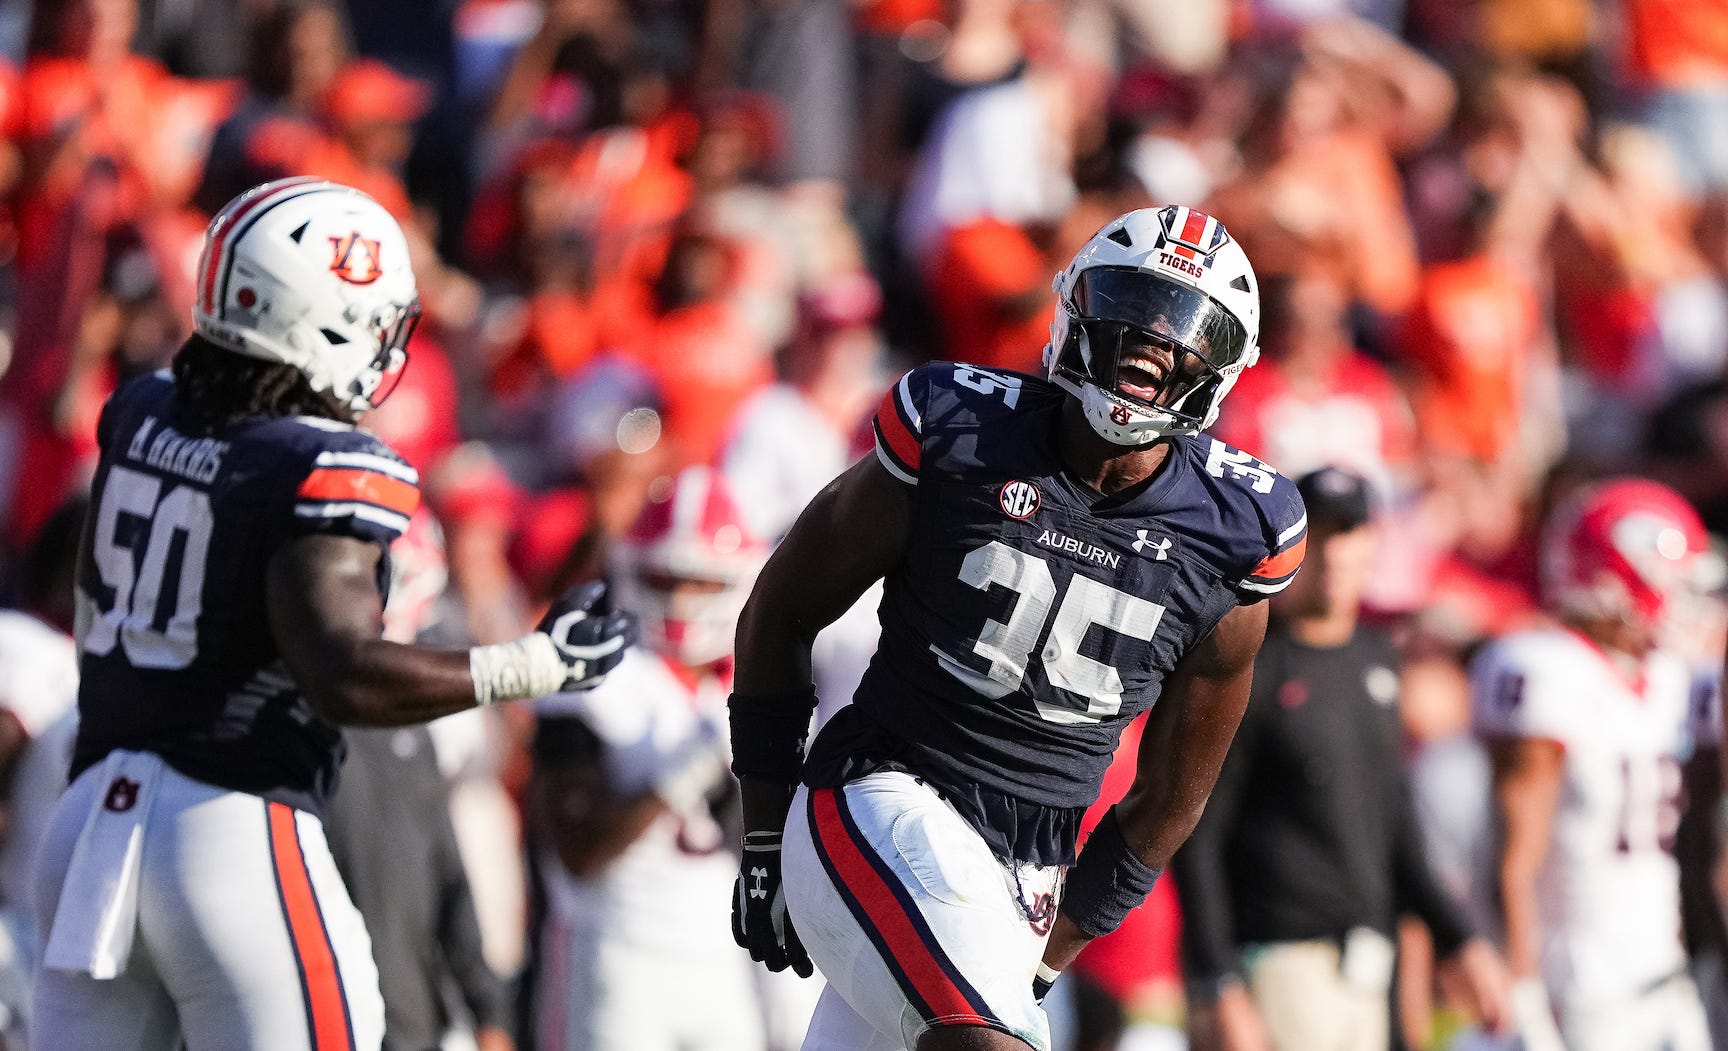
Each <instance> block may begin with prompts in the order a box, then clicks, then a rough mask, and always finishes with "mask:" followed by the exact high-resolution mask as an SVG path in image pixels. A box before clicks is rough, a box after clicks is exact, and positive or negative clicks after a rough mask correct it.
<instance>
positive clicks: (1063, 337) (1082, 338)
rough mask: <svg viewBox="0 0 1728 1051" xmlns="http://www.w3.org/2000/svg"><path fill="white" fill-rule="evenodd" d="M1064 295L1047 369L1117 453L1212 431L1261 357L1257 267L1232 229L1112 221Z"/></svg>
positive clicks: (1170, 213) (1152, 211) (1148, 218)
mask: <svg viewBox="0 0 1728 1051" xmlns="http://www.w3.org/2000/svg"><path fill="white" fill-rule="evenodd" d="M1055 289H1056V300H1057V302H1056V318H1055V320H1054V321H1053V322H1051V325H1050V343H1049V344H1048V345H1047V346H1046V347H1045V348H1044V369H1045V372H1046V373H1047V375H1048V376H1049V377H1050V380H1051V382H1053V383H1055V384H1056V385H1058V386H1060V387H1061V388H1062V389H1063V390H1066V391H1067V392H1068V393H1070V394H1072V395H1074V397H1076V398H1078V399H1079V401H1080V405H1081V407H1082V408H1083V409H1084V411H1085V414H1086V421H1087V422H1088V423H1090V424H1091V425H1092V429H1093V430H1095V431H1097V432H1098V434H1099V435H1100V436H1102V437H1103V438H1104V439H1105V440H1106V441H1109V442H1111V443H1113V444H1116V445H1146V444H1149V443H1151V442H1155V441H1157V440H1158V439H1160V438H1166V437H1173V436H1176V435H1182V434H1193V433H1195V432H1197V431H1200V430H1203V429H1205V428H1206V427H1208V426H1210V425H1211V424H1212V421H1214V420H1215V419H1217V418H1218V406H1219V404H1220V403H1221V402H1223V400H1224V395H1225V394H1227V393H1229V391H1230V388H1231V387H1233V386H1235V384H1236V379H1237V377H1239V376H1240V375H1242V372H1243V370H1244V369H1246V368H1248V366H1250V365H1252V364H1254V362H1255V361H1256V360H1257V359H1258V358H1259V356H1260V290H1259V286H1258V284H1257V283H1256V281H1255V279H1254V268H1253V267H1251V266H1250V265H1249V264H1248V255H1247V253H1245V252H1243V251H1242V246H1241V245H1239V244H1237V243H1236V242H1235V241H1234V240H1233V239H1232V238H1231V237H1230V234H1229V233H1228V232H1227V231H1226V230H1225V229H1224V224H1223V223H1221V222H1219V221H1218V220H1217V219H1214V218H1212V217H1211V216H1209V215H1207V214H1206V213H1204V212H1200V211H1196V210H1194V209H1192V208H1185V207H1182V206H1181V205H1165V206H1163V207H1161V208H1141V209H1137V210H1135V211H1132V212H1129V213H1128V214H1127V215H1124V216H1121V217H1119V218H1117V219H1113V220H1111V221H1110V222H1109V223H1107V224H1106V225H1105V226H1104V228H1103V229H1101V230H1099V231H1098V232H1097V233H1096V234H1094V235H1093V236H1092V240H1090V241H1088V242H1086V246H1085V247H1084V248H1082V249H1080V252H1079V254H1077V255H1076V256H1075V257H1074V261H1073V262H1071V263H1069V264H1068V268H1067V269H1066V270H1064V271H1062V272H1061V273H1059V274H1057V275H1056V282H1055Z"/></svg>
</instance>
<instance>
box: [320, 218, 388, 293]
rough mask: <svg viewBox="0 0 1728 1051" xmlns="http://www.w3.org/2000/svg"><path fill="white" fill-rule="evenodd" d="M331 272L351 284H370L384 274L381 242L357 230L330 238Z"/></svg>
mask: <svg viewBox="0 0 1728 1051" xmlns="http://www.w3.org/2000/svg"><path fill="white" fill-rule="evenodd" d="M330 272H331V273H333V274H335V275H336V276H337V277H339V278H341V279H342V280H344V281H346V282H348V283H349V284H351V285H369V284H371V283H372V282H374V281H376V280H378V278H379V277H381V276H383V274H384V261H383V259H382V258H380V250H379V242H378V239H377V238H375V237H361V236H360V234H359V232H358V231H356V232H354V233H350V234H344V235H343V236H341V237H332V238H330Z"/></svg>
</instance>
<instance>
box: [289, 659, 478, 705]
mask: <svg viewBox="0 0 1728 1051" xmlns="http://www.w3.org/2000/svg"><path fill="white" fill-rule="evenodd" d="M326 652H327V654H328V656H327V658H326V659H325V661H323V662H320V664H321V666H320V668H319V670H318V672H317V673H314V674H310V675H307V674H297V675H296V678H297V679H298V680H299V682H300V685H301V688H302V690H304V691H305V694H306V697H307V699H308V700H309V701H311V703H312V706H313V708H315V709H316V710H317V711H318V714H319V715H322V716H323V717H324V718H326V719H328V720H330V721H331V722H333V723H336V724H337V725H340V726H408V725H412V724H414V723H423V722H429V721H431V720H433V719H437V718H440V717H441V716H445V715H450V714H452V713H455V712H461V711H467V710H468V709H469V708H472V707H474V704H475V698H474V679H473V677H472V676H471V674H470V672H469V659H468V651H466V650H450V651H444V650H430V649H424V648H422V647H419V646H407V645H403V644H401V643H395V642H388V641H385V640H383V639H367V640H363V641H360V642H358V643H354V644H349V645H342V644H340V643H335V642H332V643H331V644H330V648H329V649H328V650H327V651H326Z"/></svg>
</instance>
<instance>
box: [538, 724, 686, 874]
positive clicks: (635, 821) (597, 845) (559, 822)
mask: <svg viewBox="0 0 1728 1051" xmlns="http://www.w3.org/2000/svg"><path fill="white" fill-rule="evenodd" d="M537 781H538V783H537V784H536V785H535V787H534V789H533V792H532V794H531V797H530V798H531V800H532V802H531V806H532V808H533V809H534V810H535V811H538V816H539V818H540V819H541V820H542V821H543V822H544V823H545V826H546V830H547V833H548V835H549V838H550V839H551V842H552V847H553V849H554V850H555V851H557V853H558V860H560V861H562V862H563V863H564V867H565V868H567V869H569V870H570V872H571V873H572V874H573V875H575V876H577V877H579V878H582V879H591V878H593V877H595V876H598V875H599V874H600V873H601V872H603V871H604V870H605V869H606V866H608V865H610V864H611V863H612V862H613V861H616V860H617V859H618V857H619V856H620V855H622V854H623V853H624V852H625V851H626V850H628V849H629V848H630V845H631V844H632V843H634V842H636V841H637V840H638V839H640V838H641V837H642V834H643V833H644V832H646V831H647V830H648V828H649V826H651V825H653V824H654V822H655V821H657V820H659V819H660V817H661V815H663V814H665V813H667V811H668V809H669V808H668V807H667V805H666V802H665V800H663V799H661V798H660V796H659V795H657V794H655V793H654V792H653V791H652V790H644V791H640V792H633V793H621V792H618V791H617V790H616V789H614V788H613V787H612V785H611V782H610V778H609V777H608V776H607V772H606V769H605V763H604V760H603V759H602V757H601V756H600V754H599V751H598V749H596V751H595V754H594V755H593V756H592V757H591V758H590V759H589V760H588V761H584V762H576V763H566V764H560V765H555V766H552V767H551V768H549V769H547V768H543V769H542V771H541V773H540V776H539V777H538V779H537Z"/></svg>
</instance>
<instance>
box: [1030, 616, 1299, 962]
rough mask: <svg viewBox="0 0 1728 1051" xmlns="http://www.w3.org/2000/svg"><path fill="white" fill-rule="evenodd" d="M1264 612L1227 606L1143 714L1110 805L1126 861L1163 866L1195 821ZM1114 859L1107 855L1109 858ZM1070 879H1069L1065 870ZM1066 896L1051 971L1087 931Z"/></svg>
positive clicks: (1239, 703)
mask: <svg viewBox="0 0 1728 1051" xmlns="http://www.w3.org/2000/svg"><path fill="white" fill-rule="evenodd" d="M1266 617H1267V605H1266V603H1264V602H1261V603H1256V604H1254V605H1252V606H1238V607H1237V608H1236V609H1234V610H1232V611H1231V612H1230V613H1228V614H1226V615H1225V616H1224V618H1223V619H1222V620H1221V621H1219V622H1218V626H1217V627H1216V628H1214V629H1213V630H1212V633H1211V634H1210V635H1208V636H1207V637H1206V639H1205V640H1204V641H1202V642H1201V644H1200V645H1199V646H1197V647H1196V648H1195V649H1194V650H1193V651H1191V652H1190V653H1189V654H1188V655H1187V656H1186V657H1184V658H1183V660H1182V662H1181V664H1179V665H1178V666H1177V668H1176V671H1175V674H1173V675H1172V676H1171V678H1170V681H1169V682H1168V683H1167V684H1166V685H1165V687H1164V692H1163V695H1162V696H1160V697H1159V699H1158V703H1157V704H1156V705H1154V706H1153V707H1152V711H1151V714H1150V715H1148V716H1147V723H1146V732H1145V735H1144V736H1143V737H1142V738H1141V741H1140V755H1139V770H1138V773H1137V774H1136V776H1135V779H1134V784H1133V787H1132V788H1130V789H1129V791H1128V794H1127V795H1126V796H1124V797H1123V799H1122V802H1120V803H1118V804H1117V805H1116V806H1115V808H1114V810H1113V812H1114V814H1115V824H1116V826H1117V828H1118V829H1119V830H1120V837H1121V841H1122V843H1123V844H1125V845H1126V847H1127V851H1128V854H1129V855H1130V856H1131V859H1132V861H1131V862H1130V864H1132V863H1138V865H1139V866H1141V867H1142V868H1143V869H1145V870H1150V871H1152V872H1162V871H1163V870H1164V869H1165V868H1167V867H1169V864H1170V859H1171V857H1173V856H1174V855H1175V853H1176V848H1177V847H1180V846H1181V845H1182V843H1183V841H1185V840H1186V839H1187V838H1188V835H1189V833H1191V832H1193V831H1194V826H1195V825H1196V824H1197V823H1199V821H1200V813H1201V811H1202V810H1204V809H1205V806H1206V799H1207V797H1208V796H1209V795H1211V793H1212V786H1213V785H1214V784H1215V783H1217V780H1218V772H1219V770H1221V769H1222V768H1223V766H1224V756H1225V755H1226V753H1228V752H1229V750H1230V742H1231V740H1232V739H1234V738H1235V736H1236V727H1237V726H1238V725H1239V724H1240V723H1241V722H1242V713H1243V712H1244V711H1246V710H1247V707H1248V688H1249V685H1250V684H1251V682H1252V681H1253V677H1254V655H1255V654H1256V653H1258V652H1259V649H1260V640H1261V639H1262V638H1263V637H1264V636H1265V634H1266ZM1094 835H1095V836H1096V833H1094ZM1090 849H1091V846H1090V844H1089V845H1088V847H1087V849H1086V850H1083V851H1081V854H1080V861H1079V862H1078V864H1077V865H1076V866H1075V872H1076V873H1083V867H1089V866H1088V859H1087V851H1089V850H1090ZM1099 860H1103V859H1099ZM1119 860H1121V859H1112V860H1111V862H1110V864H1111V866H1112V867H1114V866H1115V865H1116V864H1117V862H1118V861H1119ZM1093 864H1094V865H1095V864H1096V862H1094V863H1093ZM1084 878H1085V874H1083V875H1082V879H1084ZM1070 880H1071V884H1070V885H1071V886H1073V883H1072V880H1073V876H1072V875H1071V876H1070ZM1115 882H1117V883H1118V885H1120V884H1121V883H1122V882H1123V881H1121V880H1117V881H1115ZM1071 902H1073V899H1072V898H1070V899H1069V900H1065V901H1064V902H1063V905H1062V909H1061V911H1060V912H1058V914H1057V917H1056V924H1055V926H1054V927H1053V928H1052V929H1051V931H1050V941H1049V944H1048V945H1047V946H1046V947H1045V950H1044V966H1045V967H1047V968H1049V969H1050V970H1051V971H1061V970H1063V969H1064V968H1066V967H1067V966H1068V965H1069V964H1070V963H1072V962H1073V961H1074V958H1075V957H1076V956H1078V955H1079V954H1080V950H1081V949H1083V948H1085V946H1086V943H1087V942H1088V941H1090V940H1091V937H1092V936H1091V935H1088V934H1087V933H1086V928H1087V927H1088V926H1089V925H1090V923H1089V920H1088V918H1087V917H1076V916H1075V915H1074V914H1073V913H1071V912H1070V904H1071ZM1077 904H1079V905H1080V906H1082V907H1084V906H1086V905H1087V904H1089V903H1087V902H1085V901H1081V902H1079V903H1077ZM1138 904H1139V902H1133V903H1132V905H1138ZM1132 905H1131V906H1130V907H1132ZM1094 929H1095V928H1094Z"/></svg>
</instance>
